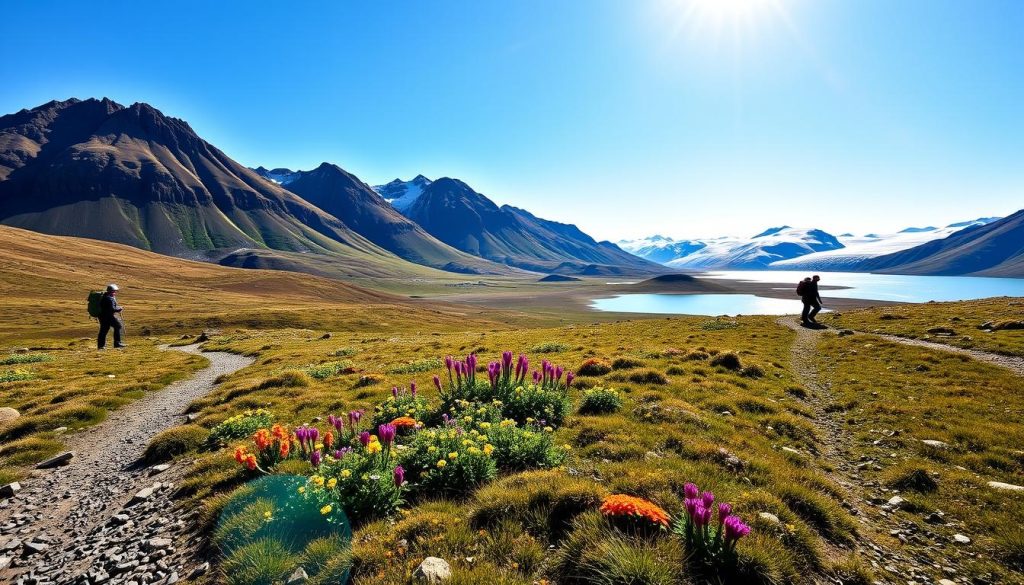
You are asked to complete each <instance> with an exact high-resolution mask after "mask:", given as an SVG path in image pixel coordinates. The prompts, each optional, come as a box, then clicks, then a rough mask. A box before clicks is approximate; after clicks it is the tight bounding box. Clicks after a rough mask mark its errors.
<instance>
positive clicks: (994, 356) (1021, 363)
mask: <svg viewBox="0 0 1024 585" xmlns="http://www.w3.org/2000/svg"><path fill="white" fill-rule="evenodd" d="M859 333H862V334H863V335H873V336H875V337H880V338H882V339H885V340H886V341H892V342H895V343H902V344H903V345H912V346H915V347H923V348H926V349H934V350H936V351H945V352H948V353H957V354H960V355H965V356H968V357H970V358H972V359H975V360H978V361H979V362H985V363H988V364H992V365H994V366H999V367H1001V368H1006V369H1008V370H1010V371H1012V372H1013V373H1015V374H1017V375H1018V376H1024V358H1021V357H1014V356H1009V355H1001V354H998V353H991V352H987V351H982V350H980V349H964V348H962V347H956V346H953V345H946V344H945V343H935V342H934V341H923V340H920V339H911V338H909V337H900V336H898V335H882V334H879V333H868V332H859Z"/></svg>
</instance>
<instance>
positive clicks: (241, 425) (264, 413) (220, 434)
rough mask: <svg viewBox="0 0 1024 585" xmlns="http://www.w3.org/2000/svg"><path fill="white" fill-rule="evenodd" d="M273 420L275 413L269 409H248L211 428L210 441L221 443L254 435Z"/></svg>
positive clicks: (215, 443) (216, 443)
mask: <svg viewBox="0 0 1024 585" xmlns="http://www.w3.org/2000/svg"><path fill="white" fill-rule="evenodd" d="M273 421H274V415H273V414H271V413H270V411H269V410H266V409H263V408H259V409H256V410H247V411H245V412H242V413H239V414H236V415H234V416H232V417H231V418H228V419H226V420H224V421H223V422H221V423H220V424H218V425H216V426H214V427H213V428H212V429H210V438H209V442H210V443H211V444H214V445H220V444H223V443H225V442H227V441H232V440H238V439H244V438H245V437H249V436H252V434H253V433H255V432H256V431H257V430H259V429H263V428H266V427H268V426H270V423H271V422H273Z"/></svg>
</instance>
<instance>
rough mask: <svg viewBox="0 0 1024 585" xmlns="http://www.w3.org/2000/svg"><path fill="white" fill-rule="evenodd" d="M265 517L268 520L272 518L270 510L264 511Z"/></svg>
mask: <svg viewBox="0 0 1024 585" xmlns="http://www.w3.org/2000/svg"><path fill="white" fill-rule="evenodd" d="M263 517H264V518H266V519H267V520H270V511H269V510H268V511H266V512H264V513H263Z"/></svg>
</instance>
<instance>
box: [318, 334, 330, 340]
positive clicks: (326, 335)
mask: <svg viewBox="0 0 1024 585" xmlns="http://www.w3.org/2000/svg"><path fill="white" fill-rule="evenodd" d="M330 338H331V334H330V333H324V334H323V335H321V336H320V339H330Z"/></svg>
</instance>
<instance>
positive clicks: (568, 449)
mask: <svg viewBox="0 0 1024 585" xmlns="http://www.w3.org/2000/svg"><path fill="white" fill-rule="evenodd" d="M562 449H565V450H566V451H572V445H570V444H569V443H566V444H564V445H562Z"/></svg>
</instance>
